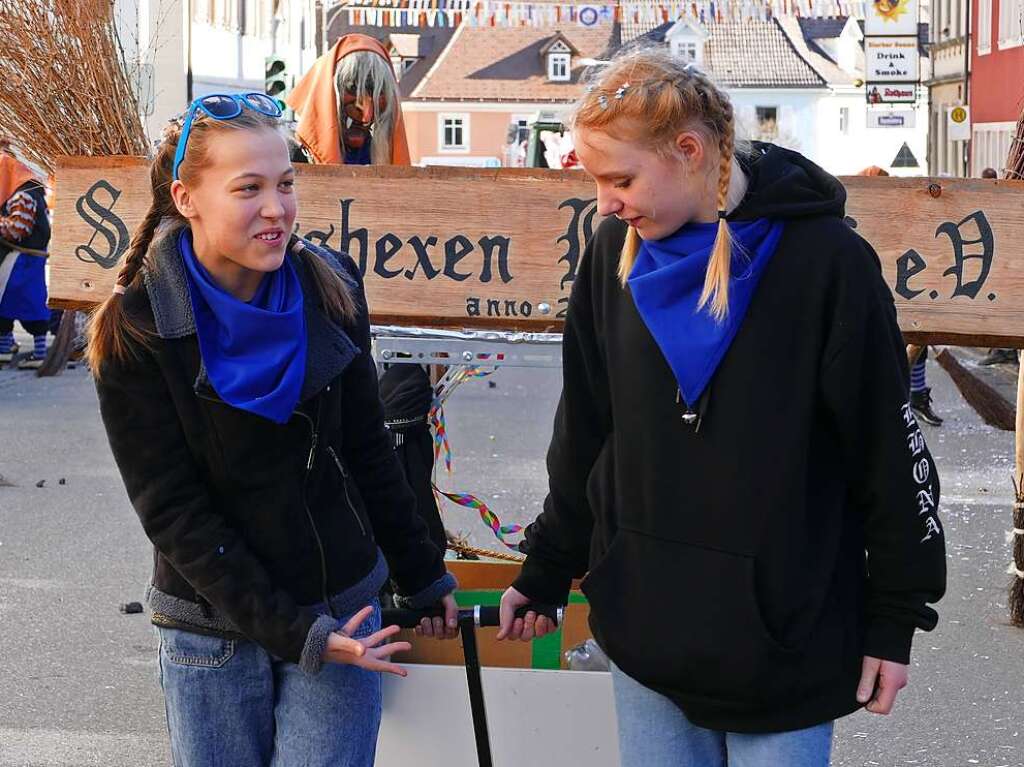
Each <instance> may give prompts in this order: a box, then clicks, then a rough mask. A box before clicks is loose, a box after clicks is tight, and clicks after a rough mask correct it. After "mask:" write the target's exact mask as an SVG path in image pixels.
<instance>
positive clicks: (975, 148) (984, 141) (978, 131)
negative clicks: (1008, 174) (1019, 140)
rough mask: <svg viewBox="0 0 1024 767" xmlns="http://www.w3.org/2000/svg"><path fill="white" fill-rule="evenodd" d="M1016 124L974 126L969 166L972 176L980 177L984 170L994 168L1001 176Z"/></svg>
mask: <svg viewBox="0 0 1024 767" xmlns="http://www.w3.org/2000/svg"><path fill="white" fill-rule="evenodd" d="M1015 129H1016V123H1012V122H1005V123H982V124H979V125H975V126H974V135H973V136H972V139H973V140H972V141H971V164H972V165H973V166H974V167H973V175H975V176H980V175H981V171H982V170H983V169H985V168H995V169H996V172H997V173H998V174H999V175H1000V176H1002V175H1003V169H1004V168H1005V167H1006V159H1007V155H1009V153H1010V144H1011V143H1012V141H1013V132H1014V130H1015Z"/></svg>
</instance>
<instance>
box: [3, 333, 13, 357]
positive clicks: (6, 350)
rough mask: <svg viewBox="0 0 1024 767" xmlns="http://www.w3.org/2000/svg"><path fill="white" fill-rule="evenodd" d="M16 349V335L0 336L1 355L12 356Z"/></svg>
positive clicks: (6, 334)
mask: <svg viewBox="0 0 1024 767" xmlns="http://www.w3.org/2000/svg"><path fill="white" fill-rule="evenodd" d="M13 348H14V333H13V332H11V333H5V334H4V335H2V336H0V354H10V353H11V349H13Z"/></svg>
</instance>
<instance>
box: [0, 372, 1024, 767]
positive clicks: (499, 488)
mask: <svg viewBox="0 0 1024 767" xmlns="http://www.w3.org/2000/svg"><path fill="white" fill-rule="evenodd" d="M929 364H930V368H929V377H930V378H931V383H932V385H933V386H934V388H935V391H934V396H935V400H936V409H937V410H938V411H939V412H940V413H941V414H942V415H944V416H945V417H946V418H947V421H946V424H945V425H944V426H943V427H941V428H940V429H931V428H928V427H924V428H925V430H926V437H927V439H928V441H929V445H930V447H931V448H932V450H933V452H934V453H935V456H936V459H937V461H938V463H939V467H940V474H941V477H942V485H943V502H942V518H943V521H944V524H945V528H946V533H947V538H948V549H949V571H950V579H949V582H950V589H949V593H948V594H947V596H946V598H945V599H944V600H943V602H942V603H941V605H940V608H939V609H940V615H941V618H940V623H939V627H938V629H937V630H936V631H935V632H932V633H930V634H919V635H918V636H917V638H916V642H915V652H914V659H913V668H912V671H911V683H910V687H909V688H908V689H907V690H905V691H904V692H903V694H902V695H901V696H900V699H899V701H898V706H897V711H896V712H895V713H894V715H893V716H891V717H889V718H881V717H877V716H871V715H868V714H864V713H861V714H857V715H855V716H852V717H850V718H848V719H847V720H845V721H843V722H841V723H840V724H839V726H838V729H837V737H836V746H835V753H834V764H836V765H843V766H852V765H883V766H885V767H889V766H890V765H943V766H946V765H949V766H952V765H983V766H986V767H997V766H1000V765H1005V766H1006V767H1009V766H1010V765H1024V743H1022V741H1024V735H1022V731H1024V716H1022V714H1021V712H1022V711H1024V652H1022V651H1024V631H1022V630H1018V629H1014V628H1011V627H1010V626H1008V624H1007V622H1006V614H1007V610H1006V596H1005V594H1006V584H1007V581H1008V576H1007V575H1006V572H1005V571H1006V566H1007V564H1008V562H1009V557H1010V554H1009V547H1008V545H1007V541H1006V537H1005V536H1006V531H1007V530H1008V529H1009V528H1010V521H1011V518H1010V511H1011V503H1012V490H1011V482H1010V476H1011V472H1012V456H1013V435H1012V434H1009V433H1006V432H995V431H993V430H992V429H990V428H988V427H987V426H985V425H983V424H982V423H981V422H980V421H979V419H978V418H977V416H976V415H975V414H974V413H973V412H972V411H970V410H969V409H968V408H967V407H966V405H964V403H963V402H962V400H960V398H959V397H958V396H957V394H956V392H955V389H954V388H953V387H952V384H951V383H950V381H949V379H948V378H947V377H946V375H945V373H943V372H942V371H941V370H940V369H939V368H937V367H936V366H935V365H934V364H933V363H929ZM487 380H488V379H485V380H482V381H470V382H468V383H466V384H464V385H463V386H462V388H461V389H460V390H459V391H458V392H457V393H456V394H455V395H454V396H453V398H452V400H451V401H450V404H449V406H448V430H449V434H450V436H451V440H452V445H453V449H454V465H455V474H454V475H453V476H452V477H451V478H447V477H442V483H441V484H442V486H443V487H445V488H448V489H453V490H458V491H461V492H472V493H475V494H477V495H480V496H481V497H483V498H485V499H486V500H487V502H488V503H489V504H491V507H492V509H493V510H494V511H495V513H497V514H498V516H499V517H501V518H502V521H503V522H526V521H529V520H530V519H532V518H533V516H535V515H536V513H537V512H538V510H539V508H540V503H541V501H542V499H543V495H544V492H545V486H546V480H545V474H544V463H543V460H544V450H545V448H546V443H547V439H548V437H549V435H550V429H551V419H552V415H553V411H554V404H555V401H556V399H557V396H558V387H559V377H558V374H557V372H554V371H545V370H532V371H530V370H503V371H499V372H498V373H496V374H495V375H494V376H492V377H491V378H490V379H489V380H490V381H492V382H493V383H494V384H495V385H494V386H493V387H491V386H489V385H488V383H487ZM0 435H2V442H0V444H2V447H0V475H2V480H0V767H14V766H15V765H17V766H18V767H25V766H26V765H34V766H38V767H50V766H57V765H61V766H65V765H75V766H76V767H86V766H88V767H92V766H94V765H95V766H96V767H122V766H123V767H129V766H130V767H145V766H148V765H163V764H169V761H170V760H169V756H168V751H167V745H166V734H165V730H164V713H163V704H162V698H161V695H160V693H159V690H158V686H157V680H156V666H155V651H156V642H155V639H154V636H153V633H152V629H151V627H150V626H149V623H148V619H147V617H146V616H144V615H123V614H121V613H120V612H119V610H118V607H119V605H120V604H121V603H124V602H128V601H142V597H143V590H144V588H145V584H146V580H147V577H148V575H149V568H150V553H149V547H148V543H147V541H146V540H145V537H144V536H143V534H142V531H141V528H140V526H139V524H138V522H137V521H136V519H135V517H134V513H133V512H132V510H131V508H130V506H129V504H128V502H127V499H126V498H125V495H124V491H123V488H122V486H121V483H120V479H119V477H118V475H117V473H116V469H115V467H114V464H113V460H112V458H111V456H110V452H109V449H108V447H107V444H106V440H105V437H104V435H103V432H102V428H101V426H100V422H99V417H98V413H97V406H96V398H95V394H94V391H93V388H92V383H91V381H90V380H89V377H88V374H87V372H86V371H85V370H84V369H82V368H79V369H77V370H72V371H68V372H67V373H66V374H64V375H63V376H61V377H58V378H51V379H37V378H35V377H34V376H33V375H31V374H28V373H23V372H17V371H12V370H0ZM445 515H446V524H447V526H448V527H449V529H453V530H458V531H461V532H464V533H465V534H467V535H468V536H469V538H470V540H471V541H472V542H473V543H474V544H476V545H481V546H495V545H496V542H495V541H494V538H493V536H492V535H491V533H490V531H489V530H488V529H487V528H485V527H484V526H483V524H482V523H481V522H480V521H479V519H478V517H476V515H475V512H470V511H467V510H463V509H461V508H459V507H456V506H453V505H448V507H447V508H446V511H445ZM524 763H528V762H524ZM566 767H573V766H569V765H567V766H566Z"/></svg>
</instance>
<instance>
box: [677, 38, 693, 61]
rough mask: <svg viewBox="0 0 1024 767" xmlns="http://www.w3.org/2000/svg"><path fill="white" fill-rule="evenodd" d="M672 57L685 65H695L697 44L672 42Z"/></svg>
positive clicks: (686, 41)
mask: <svg viewBox="0 0 1024 767" xmlns="http://www.w3.org/2000/svg"><path fill="white" fill-rule="evenodd" d="M672 55H673V56H675V57H676V58H678V59H682V60H683V61H685V62H686V63H687V64H689V63H691V62H692V63H694V64H696V63H697V43H696V42H695V41H693V40H673V41H672Z"/></svg>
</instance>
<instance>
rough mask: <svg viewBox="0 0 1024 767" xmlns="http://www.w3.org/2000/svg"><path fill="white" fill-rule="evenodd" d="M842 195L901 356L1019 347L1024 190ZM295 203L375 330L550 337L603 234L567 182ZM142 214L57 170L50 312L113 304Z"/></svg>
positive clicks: (418, 179)
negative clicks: (358, 286)
mask: <svg viewBox="0 0 1024 767" xmlns="http://www.w3.org/2000/svg"><path fill="white" fill-rule="evenodd" d="M843 182H844V184H845V185H846V187H847V190H848V192H849V201H848V204H847V213H848V223H849V224H850V225H851V226H854V227H855V228H856V230H857V231H858V232H859V233H860V234H862V235H863V236H864V237H866V238H867V239H868V240H869V241H870V242H871V243H872V244H873V245H874V246H875V249H876V250H877V251H878V254H879V256H880V258H881V260H882V267H883V271H884V273H885V277H886V280H887V281H888V284H889V286H890V288H891V289H892V290H893V293H894V296H895V298H896V305H897V308H898V310H899V316H900V325H901V327H902V328H903V331H904V333H905V335H906V336H907V339H908V341H911V342H931V343H937V342H946V343H962V344H977V345H993V346H997V345H998V346H1018V347H1020V346H1024V289H1022V288H1024V237H1021V232H1024V183H1022V182H1009V181H983V180H970V179H926V178H863V177H852V178H844V179H843ZM297 188H298V193H299V201H300V203H299V211H300V213H299V219H298V224H297V231H298V233H299V234H301V235H303V236H305V237H308V238H309V239H310V240H312V241H314V242H317V243H323V244H326V245H327V246H329V247H331V248H334V249H337V250H343V251H346V252H348V253H349V254H350V255H351V256H352V257H353V258H354V259H355V260H356V262H357V263H358V264H359V266H360V269H361V270H362V272H363V274H364V275H365V277H366V289H367V294H368V298H369V302H370V308H371V311H372V314H373V319H374V321H375V322H378V323H387V324H404V325H412V326H442V327H455V328H459V327H477V328H479V327H486V328H495V329H519V330H528V331H535V332H540V331H557V330H559V329H560V327H561V324H562V320H563V318H564V313H565V308H566V303H567V301H568V295H569V290H570V287H571V285H572V281H573V278H574V277H575V274H576V268H577V266H578V265H579V261H580V258H581V257H582V255H583V249H584V247H585V245H586V242H587V241H588V239H589V238H590V236H591V235H592V233H593V231H594V230H595V229H596V227H597V224H598V223H599V221H600V218H599V216H598V215H597V212H596V203H595V196H596V193H595V188H594V185H593V183H592V182H591V181H590V180H589V179H588V177H587V176H585V175H584V174H583V173H581V172H579V171H553V170H534V169H525V170H520V169H501V170H477V169H470V168H438V167H431V168H397V167H368V166H308V165H306V166H304V165H300V166H298V182H297ZM149 201H150V192H149V174H148V167H147V165H146V163H145V162H144V161H143V160H141V159H139V158H131V157H104V158H65V159H64V160H63V161H61V162H60V164H59V166H58V172H57V210H56V212H55V216H54V239H53V242H52V244H51V247H50V251H51V254H52V255H51V258H50V266H51V282H50V297H51V303H52V304H53V305H54V306H65V307H85V306H90V305H92V304H95V303H96V302H98V301H100V300H102V299H103V298H105V297H106V296H107V295H108V294H109V293H110V289H111V287H112V286H113V282H114V277H115V275H116V273H117V268H118V265H119V262H120V260H121V258H122V257H123V255H124V253H125V251H126V250H127V247H128V242H129V240H130V235H131V232H132V231H133V230H134V228H135V226H136V225H137V224H138V222H139V221H140V220H141V219H142V217H143V215H144V214H145V211H146V208H147V207H148V205H149ZM807 246H808V247H811V248H814V247H827V244H825V243H808V244H807Z"/></svg>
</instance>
